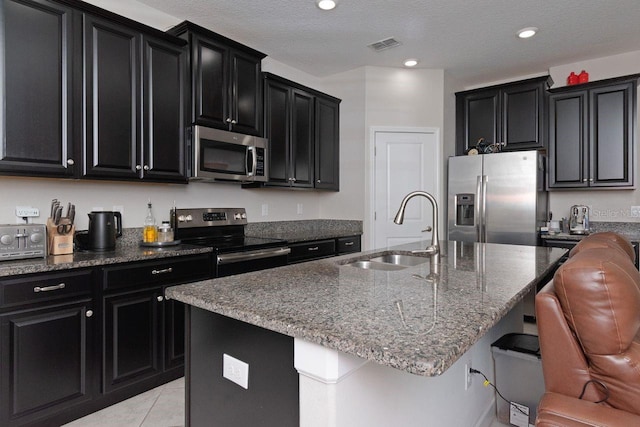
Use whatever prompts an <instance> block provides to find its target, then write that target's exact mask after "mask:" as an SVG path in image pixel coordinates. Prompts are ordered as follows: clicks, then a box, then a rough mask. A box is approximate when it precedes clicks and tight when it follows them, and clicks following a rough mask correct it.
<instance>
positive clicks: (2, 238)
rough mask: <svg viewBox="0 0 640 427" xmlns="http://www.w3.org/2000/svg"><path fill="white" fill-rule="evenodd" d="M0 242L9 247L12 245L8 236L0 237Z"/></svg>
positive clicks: (11, 240) (11, 239) (10, 236)
mask: <svg viewBox="0 0 640 427" xmlns="http://www.w3.org/2000/svg"><path fill="white" fill-rule="evenodd" d="M0 242H2V244H3V245H10V244H12V243H13V236H12V235H10V234H3V235H2V236H1V237H0Z"/></svg>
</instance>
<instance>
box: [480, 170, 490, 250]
mask: <svg viewBox="0 0 640 427" xmlns="http://www.w3.org/2000/svg"><path fill="white" fill-rule="evenodd" d="M488 182H489V177H488V176H487V175H482V194H481V196H480V197H481V198H480V203H482V208H481V209H482V214H481V216H480V218H481V222H482V240H480V241H481V242H482V243H487V185H488Z"/></svg>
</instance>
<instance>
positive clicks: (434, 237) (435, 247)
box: [393, 191, 440, 262]
mask: <svg viewBox="0 0 640 427" xmlns="http://www.w3.org/2000/svg"><path fill="white" fill-rule="evenodd" d="M415 196H422V197H426V198H427V200H429V201H430V202H431V208H432V217H433V227H429V226H427V228H426V229H425V230H423V231H432V234H431V245H429V246H427V248H426V249H424V250H420V251H412V252H414V253H426V254H432V255H434V256H435V257H434V260H435V261H436V262H437V257H438V254H439V253H440V243H439V242H438V202H436V199H435V198H434V197H433V196H432V195H431V194H429V193H427V192H426V191H412V192H411V193H409V194H407V195H406V196H405V197H404V199H402V203H400V209H398V213H397V214H396V217H395V218H394V220H393V222H395V223H396V224H402V222H403V221H404V211H405V209H406V207H407V202H408V201H409V200H410V199H412V198H413V197H415Z"/></svg>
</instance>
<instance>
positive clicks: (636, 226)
mask: <svg viewBox="0 0 640 427" xmlns="http://www.w3.org/2000/svg"><path fill="white" fill-rule="evenodd" d="M590 224H591V230H590V232H591V234H593V233H597V232H599V231H615V232H616V233H619V234H621V235H623V236H625V237H626V238H627V239H629V240H630V241H632V242H640V222H599V221H597V222H596V221H592V222H591V223H590ZM541 237H542V238H543V239H556V240H575V241H578V240H581V239H582V238H584V237H585V235H581V234H569V233H559V234H543V235H541Z"/></svg>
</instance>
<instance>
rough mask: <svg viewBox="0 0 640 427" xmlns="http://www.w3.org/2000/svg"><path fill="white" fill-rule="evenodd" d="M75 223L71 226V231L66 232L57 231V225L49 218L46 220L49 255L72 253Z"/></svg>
mask: <svg viewBox="0 0 640 427" xmlns="http://www.w3.org/2000/svg"><path fill="white" fill-rule="evenodd" d="M75 230H76V227H75V225H72V226H71V231H69V233H67V234H60V233H58V226H57V225H55V224H54V223H53V220H52V219H51V218H49V219H48V220H47V242H48V249H49V252H48V253H49V255H67V254H72V253H73V233H74V232H75Z"/></svg>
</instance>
